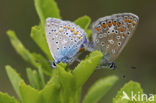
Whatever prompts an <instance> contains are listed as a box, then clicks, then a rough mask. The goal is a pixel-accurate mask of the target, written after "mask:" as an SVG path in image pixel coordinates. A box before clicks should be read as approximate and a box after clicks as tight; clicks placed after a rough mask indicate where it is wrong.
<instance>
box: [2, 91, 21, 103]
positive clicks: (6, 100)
mask: <svg viewBox="0 0 156 103" xmlns="http://www.w3.org/2000/svg"><path fill="white" fill-rule="evenodd" d="M0 103H19V102H18V101H17V100H16V99H15V98H13V97H10V96H9V95H8V94H6V93H1V92H0Z"/></svg>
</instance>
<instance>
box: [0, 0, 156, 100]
mask: <svg viewBox="0 0 156 103" xmlns="http://www.w3.org/2000/svg"><path fill="white" fill-rule="evenodd" d="M56 1H57V3H58V6H59V8H60V11H61V15H62V17H63V19H65V20H71V21H73V20H75V19H76V18H78V17H80V16H83V15H88V16H90V17H91V18H92V21H95V20H96V19H98V18H99V17H103V16H107V15H111V14H114V13H122V12H132V13H135V14H137V15H138V16H139V17H140V22H139V25H138V28H137V30H136V32H135V34H134V36H133V38H132V40H130V41H129V43H128V45H127V46H126V48H125V49H124V51H123V52H122V53H121V55H120V57H119V58H118V59H117V60H116V63H117V66H118V68H117V70H115V71H112V70H109V69H100V70H96V71H95V73H94V74H93V75H92V77H91V78H90V79H89V80H88V81H87V83H86V84H85V86H84V88H83V92H82V93H83V95H84V94H85V93H86V91H87V89H88V87H90V85H91V84H93V83H94V82H95V81H96V80H97V79H99V78H101V77H104V76H106V75H111V74H115V75H118V76H119V77H120V80H119V81H118V83H117V84H116V85H115V87H113V89H112V90H111V91H110V92H109V93H108V94H107V95H106V96H105V97H104V98H103V99H102V100H101V101H100V103H104V102H105V103H111V102H112V98H113V97H114V96H115V95H116V93H117V91H118V90H119V89H120V87H122V86H123V84H124V83H126V82H128V81H129V80H134V81H138V82H139V83H140V84H141V86H142V88H143V89H144V92H145V93H148V94H156V29H155V27H156V11H155V10H156V1H155V0H148V1H147V0H56ZM38 23H39V18H38V16H37V13H36V11H35V8H34V2H33V0H3V1H2V0H1V1H0V91H2V92H7V93H9V94H10V95H13V96H16V95H15V92H14V91H13V88H12V86H11V84H10V82H9V80H8V77H7V75H6V72H5V69H4V67H5V65H7V64H9V65H11V66H12V67H14V68H16V70H17V72H19V73H20V75H21V76H22V77H23V78H24V79H25V80H26V81H27V78H26V71H25V68H26V67H31V65H30V64H28V63H27V62H25V61H24V60H23V59H22V58H21V57H20V56H19V55H18V54H17V53H16V52H15V50H14V49H13V47H12V46H11V44H10V42H9V39H8V37H7V35H6V30H8V29H13V30H15V31H16V33H17V36H18V37H19V39H20V40H21V41H22V42H23V44H24V45H25V46H26V48H28V49H29V50H30V51H34V52H37V53H42V52H41V50H40V49H39V47H38V46H37V45H36V44H35V43H34V42H33V40H32V39H31V38H30V30H31V27H32V26H33V25H37V24H38ZM42 54H43V53H42ZM131 67H136V69H132V68H131ZM123 76H124V77H123Z"/></svg>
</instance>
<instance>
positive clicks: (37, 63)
mask: <svg viewBox="0 0 156 103" xmlns="http://www.w3.org/2000/svg"><path fill="white" fill-rule="evenodd" d="M7 34H8V36H9V39H10V41H11V44H12V45H13V47H14V48H15V50H16V52H17V53H18V54H20V55H21V56H22V58H23V59H24V60H25V61H27V62H29V63H31V64H32V65H33V66H34V67H36V68H42V70H43V71H44V72H45V73H46V74H47V75H51V71H52V70H51V68H50V67H48V62H47V61H46V59H45V58H44V57H43V56H41V55H39V54H36V53H31V52H30V51H29V50H27V49H26V48H25V47H24V45H23V44H22V43H21V41H20V40H19V39H18V38H17V37H16V34H15V32H14V31H12V30H8V31H7Z"/></svg>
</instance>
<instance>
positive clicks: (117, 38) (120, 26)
mask: <svg viewBox="0 0 156 103" xmlns="http://www.w3.org/2000/svg"><path fill="white" fill-rule="evenodd" d="M138 21H139V18H138V16H136V15H134V14H132V13H119V14H114V15H111V16H106V17H103V18H100V19H98V20H97V21H96V22H95V23H94V24H93V25H92V30H93V35H92V40H93V43H94V45H95V49H96V50H101V51H102V53H103V55H104V58H103V60H102V62H103V63H110V62H113V61H114V60H115V59H116V58H117V57H118V56H119V54H120V53H121V52H122V50H123V48H124V47H125V45H126V44H127V42H128V40H129V39H130V38H131V37H132V35H133V33H134V31H135V29H136V26H137V24H138Z"/></svg>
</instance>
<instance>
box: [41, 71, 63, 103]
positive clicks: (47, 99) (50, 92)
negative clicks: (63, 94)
mask: <svg viewBox="0 0 156 103" xmlns="http://www.w3.org/2000/svg"><path fill="white" fill-rule="evenodd" d="M55 73H56V74H53V76H52V78H51V79H50V81H49V82H48V83H47V84H46V86H45V87H44V89H42V90H41V94H42V95H43V97H44V103H51V102H53V103H61V102H60V101H61V100H60V83H59V80H58V75H57V71H55Z"/></svg>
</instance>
